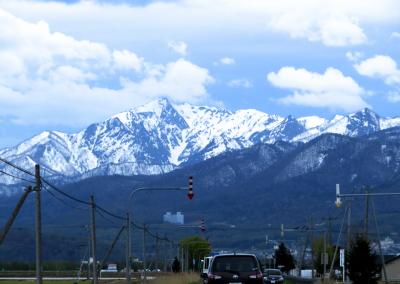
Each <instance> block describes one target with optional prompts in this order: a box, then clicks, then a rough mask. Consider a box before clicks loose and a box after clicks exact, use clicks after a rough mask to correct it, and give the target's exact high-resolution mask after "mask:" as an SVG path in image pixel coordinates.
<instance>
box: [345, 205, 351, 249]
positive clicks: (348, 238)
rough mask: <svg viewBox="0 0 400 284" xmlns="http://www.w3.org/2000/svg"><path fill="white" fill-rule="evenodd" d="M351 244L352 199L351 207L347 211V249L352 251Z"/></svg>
mask: <svg viewBox="0 0 400 284" xmlns="http://www.w3.org/2000/svg"><path fill="white" fill-rule="evenodd" d="M350 244H351V201H349V209H348V211H347V247H346V248H347V251H350Z"/></svg>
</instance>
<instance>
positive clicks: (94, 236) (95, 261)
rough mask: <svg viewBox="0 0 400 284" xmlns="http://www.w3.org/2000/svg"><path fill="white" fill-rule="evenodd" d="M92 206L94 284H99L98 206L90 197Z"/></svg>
mask: <svg viewBox="0 0 400 284" xmlns="http://www.w3.org/2000/svg"><path fill="white" fill-rule="evenodd" d="M90 204H91V207H92V216H91V217H92V218H91V219H92V222H91V225H92V254H93V255H92V261H93V268H92V270H93V284H98V278H97V257H96V214H95V213H96V212H95V211H96V205H95V203H94V197H93V195H91V196H90Z"/></svg>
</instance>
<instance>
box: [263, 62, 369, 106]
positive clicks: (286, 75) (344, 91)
mask: <svg viewBox="0 0 400 284" xmlns="http://www.w3.org/2000/svg"><path fill="white" fill-rule="evenodd" d="M267 79H268V81H269V82H270V83H271V84H272V85H274V86H276V87H279V88H283V89H289V90H292V91H293V92H292V94H291V95H288V96H286V97H284V98H281V99H279V101H280V102H282V103H284V104H295V105H301V106H309V107H322V108H329V109H343V110H345V111H354V110H358V109H360V108H362V107H366V106H368V104H367V103H366V102H365V101H364V99H363V96H364V95H365V94H366V93H365V91H364V90H363V89H362V88H361V87H360V86H359V85H358V84H357V83H356V82H355V81H354V80H353V79H352V78H351V77H346V76H344V75H343V73H342V72H341V71H339V70H337V69H334V68H328V69H326V71H325V73H323V74H320V73H314V72H310V71H308V70H306V69H296V68H294V67H283V68H281V69H280V70H279V71H278V72H277V73H275V72H271V73H269V74H268V75H267Z"/></svg>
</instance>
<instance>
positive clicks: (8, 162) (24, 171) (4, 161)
mask: <svg viewBox="0 0 400 284" xmlns="http://www.w3.org/2000/svg"><path fill="white" fill-rule="evenodd" d="M0 162H3V163H5V164H7V165H9V166H11V167H13V168H14V169H17V170H19V171H21V172H23V173H26V174H27V175H30V176H33V177H34V176H35V174H33V173H31V172H30V171H28V170H25V169H24V168H21V167H19V166H17V165H16V164H14V163H12V162H10V161H8V160H6V159H3V158H1V157H0Z"/></svg>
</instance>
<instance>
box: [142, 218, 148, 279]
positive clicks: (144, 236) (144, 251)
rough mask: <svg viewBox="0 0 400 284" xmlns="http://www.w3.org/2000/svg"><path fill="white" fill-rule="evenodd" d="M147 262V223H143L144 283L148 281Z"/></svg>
mask: <svg viewBox="0 0 400 284" xmlns="http://www.w3.org/2000/svg"><path fill="white" fill-rule="evenodd" d="M146 270H147V264H146V224H143V283H147V271H146Z"/></svg>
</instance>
